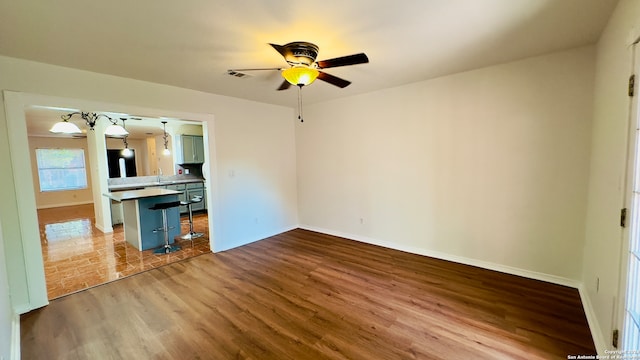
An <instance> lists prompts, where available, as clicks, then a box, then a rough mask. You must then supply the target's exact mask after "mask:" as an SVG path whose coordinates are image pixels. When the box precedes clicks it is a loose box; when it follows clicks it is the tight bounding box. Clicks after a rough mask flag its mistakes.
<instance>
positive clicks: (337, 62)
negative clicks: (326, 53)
mask: <svg viewBox="0 0 640 360" xmlns="http://www.w3.org/2000/svg"><path fill="white" fill-rule="evenodd" d="M368 62H369V58H368V57H367V55H365V54H364V53H360V54H353V55H347V56H342V57H338V58H334V59H328V60H320V61H317V62H316V64H317V65H318V69H327V68H332V67H338V66H348V65H356V64H365V63H368Z"/></svg>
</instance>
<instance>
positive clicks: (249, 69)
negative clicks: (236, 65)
mask: <svg viewBox="0 0 640 360" xmlns="http://www.w3.org/2000/svg"><path fill="white" fill-rule="evenodd" d="M262 70H282V68H280V67H274V68H248V69H229V70H227V72H228V73H229V72H242V71H262Z"/></svg>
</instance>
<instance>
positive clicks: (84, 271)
mask: <svg viewBox="0 0 640 360" xmlns="http://www.w3.org/2000/svg"><path fill="white" fill-rule="evenodd" d="M38 222H39V225H40V242H41V244H42V256H43V259H44V269H45V276H46V280H47V294H48V296H49V300H51V299H55V298H58V297H61V296H64V295H68V294H71V293H74V292H77V291H81V290H84V289H87V288H90V287H92V286H96V285H100V284H104V283H106V282H110V281H114V280H117V279H120V278H123V277H126V276H129V275H133V274H137V273H140V272H143V271H146V270H149V269H153V268H156V267H159V266H162V265H166V264H170V263H172V262H176V261H179V260H183V259H186V258H190V257H193V256H197V255H200V254H204V253H208V252H210V249H209V231H208V230H209V229H208V226H207V215H206V214H194V216H193V224H194V230H195V231H196V232H203V233H205V235H204V236H203V237H200V238H197V239H195V240H194V241H193V242H191V241H185V240H180V241H178V244H179V245H180V246H181V247H182V249H181V250H180V251H177V252H175V253H171V254H167V255H157V254H154V253H153V250H145V251H138V250H137V249H135V248H134V247H133V246H131V245H129V244H128V243H127V242H126V241H125V240H124V231H123V228H122V225H116V226H114V231H113V233H110V234H105V233H103V232H101V231H100V230H98V229H97V228H96V227H95V226H94V225H93V224H94V222H95V219H94V216H93V204H87V205H77V206H67V207H61V208H51V209H41V210H38ZM181 222H182V232H181V233H186V232H188V231H189V222H188V218H187V217H182V218H181Z"/></svg>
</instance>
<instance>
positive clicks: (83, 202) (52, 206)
mask: <svg viewBox="0 0 640 360" xmlns="http://www.w3.org/2000/svg"><path fill="white" fill-rule="evenodd" d="M87 204H93V201H78V202H70V203H61V204H54V205H44V206H37V207H36V209H38V210H41V209H52V208H57V207H65V206H76V205H87Z"/></svg>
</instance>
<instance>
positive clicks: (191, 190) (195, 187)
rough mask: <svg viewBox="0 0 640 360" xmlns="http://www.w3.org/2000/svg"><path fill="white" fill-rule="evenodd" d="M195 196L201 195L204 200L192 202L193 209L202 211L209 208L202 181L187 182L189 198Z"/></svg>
mask: <svg viewBox="0 0 640 360" xmlns="http://www.w3.org/2000/svg"><path fill="white" fill-rule="evenodd" d="M194 196H201V197H202V201H200V202H198V203H193V204H191V210H192V211H200V210H204V209H206V208H207V204H206V201H207V200H206V196H205V192H204V184H202V183H192V184H187V199H193V197H194Z"/></svg>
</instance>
